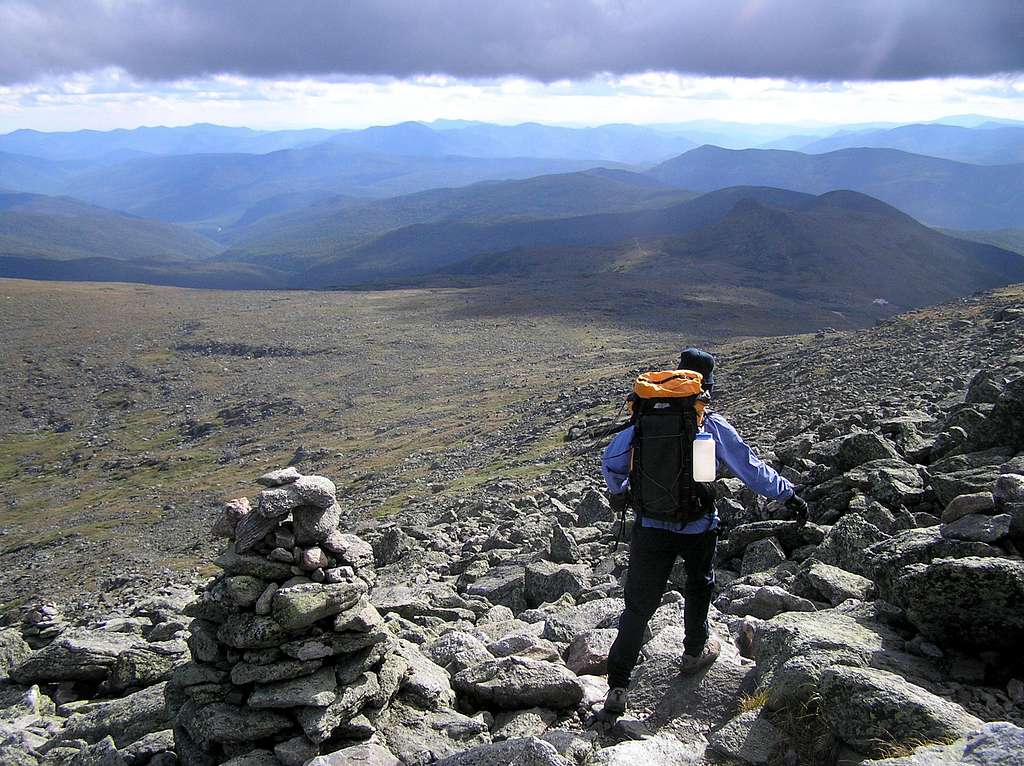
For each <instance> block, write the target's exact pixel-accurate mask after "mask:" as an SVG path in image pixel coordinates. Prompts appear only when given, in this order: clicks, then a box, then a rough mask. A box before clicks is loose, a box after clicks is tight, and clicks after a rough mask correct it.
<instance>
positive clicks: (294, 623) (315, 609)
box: [271, 580, 366, 632]
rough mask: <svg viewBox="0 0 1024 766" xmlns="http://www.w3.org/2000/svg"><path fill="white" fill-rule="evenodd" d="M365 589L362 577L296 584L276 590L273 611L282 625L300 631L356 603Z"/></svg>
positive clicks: (287, 628) (286, 628)
mask: <svg viewBox="0 0 1024 766" xmlns="http://www.w3.org/2000/svg"><path fill="white" fill-rule="evenodd" d="M365 593H366V583H364V582H363V581H362V580H351V581H349V582H341V583H330V584H325V583H303V584H300V585H292V586H289V587H286V588H280V589H279V590H277V591H276V592H275V593H274V597H273V602H272V607H271V614H272V615H273V618H274V619H275V620H276V621H277V623H278V624H279V625H280V626H281V628H282V629H284V630H286V631H290V632H298V631H301V630H305V629H306V628H308V627H310V626H311V625H312V624H313V623H315V622H316V621H317V620H321V619H323V618H324V617H330V616H332V615H335V614H338V613H339V612H343V611H345V610H346V609H349V608H351V607H353V606H355V604H356V603H357V602H358V601H359V599H360V598H361V597H362V596H363V594H365Z"/></svg>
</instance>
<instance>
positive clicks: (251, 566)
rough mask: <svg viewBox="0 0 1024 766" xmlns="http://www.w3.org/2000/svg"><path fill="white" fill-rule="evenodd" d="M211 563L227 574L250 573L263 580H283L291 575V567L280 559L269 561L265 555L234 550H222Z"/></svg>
mask: <svg viewBox="0 0 1024 766" xmlns="http://www.w3.org/2000/svg"><path fill="white" fill-rule="evenodd" d="M213 563H214V564H216V565H217V566H219V567H220V568H221V569H223V570H224V571H225V572H227V573H228V574H233V575H250V576H252V577H259V578H261V579H263V580H277V581H279V582H283V581H284V580H287V579H288V578H289V577H291V576H292V570H291V567H290V566H289V565H288V564H283V563H281V562H280V561H270V560H269V559H267V558H266V557H265V556H256V555H243V554H240V553H235V552H234V551H230V550H229V551H224V553H222V554H220V555H219V556H218V557H217V558H215V559H214V560H213Z"/></svg>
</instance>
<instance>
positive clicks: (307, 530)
mask: <svg viewBox="0 0 1024 766" xmlns="http://www.w3.org/2000/svg"><path fill="white" fill-rule="evenodd" d="M340 523H341V506H339V505H338V504H337V503H333V504H332V505H329V506H327V507H326V508H321V507H319V506H315V505H304V506H302V507H301V508H296V509H295V510H294V511H292V527H293V528H294V530H295V542H296V543H298V544H299V545H313V544H316V543H321V542H323V541H324V540H326V539H327V538H328V536H330V534H331V533H332V532H335V531H337V529H338V524H340Z"/></svg>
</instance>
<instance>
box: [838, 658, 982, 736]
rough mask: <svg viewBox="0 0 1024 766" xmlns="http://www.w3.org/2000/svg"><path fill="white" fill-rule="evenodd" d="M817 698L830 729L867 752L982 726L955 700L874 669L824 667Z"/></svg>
mask: <svg viewBox="0 0 1024 766" xmlns="http://www.w3.org/2000/svg"><path fill="white" fill-rule="evenodd" d="M818 697H819V710H820V715H821V717H822V719H823V720H824V721H825V723H826V724H827V725H828V727H829V729H830V730H831V731H832V733H833V734H834V735H835V736H836V737H837V738H839V739H840V740H842V741H843V742H846V743H847V744H848V745H850V746H851V747H853V748H854V749H855V750H857V751H859V752H861V753H864V754H866V755H870V756H879V755H882V754H883V753H884V752H885V751H886V749H887V748H890V747H892V746H893V745H896V746H906V745H911V746H913V744H916V743H918V742H936V741H940V742H941V741H948V740H951V739H956V738H957V737H961V736H963V735H965V734H967V733H968V732H969V731H970V730H971V729H973V728H974V727H976V726H980V725H981V721H980V720H979V719H977V718H975V717H974V716H972V715H970V714H969V713H967V711H966V710H964V709H963V708H961V707H960V706H959V705H955V704H953V703H951V702H947V701H946V700H944V699H942V698H941V697H937V696H935V695H934V694H931V693H930V692H928V691H926V690H924V689H922V688H921V687H919V686H915V685H914V684H911V683H908V682H907V681H905V680H904V679H903V678H901V677H900V676H898V675H896V674H894V673H887V672H885V671H882V670H876V669H874V668H854V667H845V666H842V665H837V666H834V667H831V668H828V669H826V670H825V671H824V672H823V673H822V675H821V679H820V681H819V682H818Z"/></svg>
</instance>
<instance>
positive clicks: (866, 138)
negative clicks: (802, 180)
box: [778, 124, 1024, 165]
mask: <svg viewBox="0 0 1024 766" xmlns="http://www.w3.org/2000/svg"><path fill="white" fill-rule="evenodd" d="M858 147H867V148H875V149H900V150H902V151H905V152H912V153H914V154H926V155H930V156H932V157H943V158H945V159H950V160H959V161H960V162H972V163H977V164H982V165H1005V164H1011V163H1024V125H1019V126H1001V125H997V124H991V125H984V124H983V125H981V126H978V127H976V128H964V127H957V126H954V125H901V126H900V127H898V128H892V129H889V130H874V131H866V132H857V133H844V134H842V135H835V136H829V137H828V138H819V139H815V140H811V141H809V142H807V143H802V144H800V145H796V146H792V147H790V148H795V149H799V150H800V151H802V152H807V153H810V154H819V153H822V152H832V151H835V150H837V149H852V148H858ZM778 148H780V149H781V148H784V147H782V146H779V147H778Z"/></svg>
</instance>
